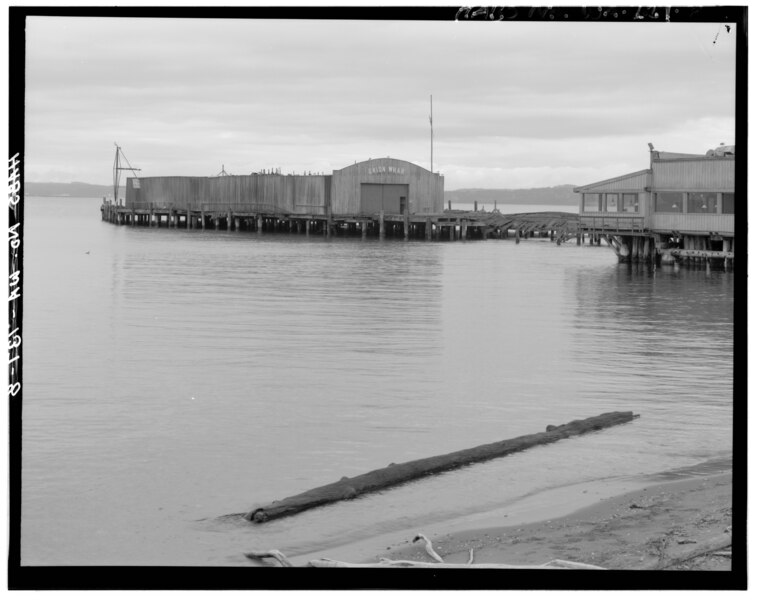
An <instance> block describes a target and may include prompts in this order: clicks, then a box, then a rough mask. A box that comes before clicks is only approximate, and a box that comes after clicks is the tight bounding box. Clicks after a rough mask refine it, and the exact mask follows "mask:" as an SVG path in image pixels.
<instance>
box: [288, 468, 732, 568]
mask: <svg viewBox="0 0 757 600" xmlns="http://www.w3.org/2000/svg"><path fill="white" fill-rule="evenodd" d="M731 484H732V472H731V470H730V461H717V462H712V463H704V464H702V465H697V466H695V467H690V468H688V469H682V470H678V471H670V472H665V473H658V474H656V475H652V476H649V477H646V478H644V479H622V480H609V481H594V482H587V483H582V484H576V485H573V486H569V487H562V488H558V489H553V490H544V491H542V492H540V493H537V494H532V495H529V496H527V497H524V498H521V499H519V500H518V501H516V502H513V503H511V504H508V506H506V507H503V508H502V509H500V510H497V511H491V512H489V513H485V514H477V515H470V516H466V517H460V518H458V519H455V520H450V521H445V522H442V523H436V524H434V525H431V526H426V527H423V528H418V530H406V531H403V532H394V533H392V534H386V535H382V536H379V537H375V538H371V539H368V540H364V541H361V542H357V543H352V544H350V545H347V546H342V547H339V548H332V549H328V550H323V551H321V552H318V553H314V554H309V555H304V556H299V557H296V558H295V557H290V558H292V560H293V562H294V563H295V564H304V563H305V562H306V561H308V560H312V559H315V558H331V559H334V560H342V561H346V562H352V563H375V562H378V561H379V559H380V558H388V559H392V560H400V559H401V560H418V561H424V562H434V561H433V559H431V558H430V557H429V555H428V554H426V552H425V550H424V544H423V542H422V541H419V542H416V543H413V541H412V540H413V538H414V537H415V535H416V534H417V533H423V534H424V535H425V536H426V537H428V538H429V539H430V540H431V541H432V543H433V546H434V549H435V551H436V552H437V553H438V554H439V555H441V557H442V558H443V560H444V562H445V563H466V562H467V561H468V558H469V550H470V549H473V551H474V562H475V563H505V564H510V565H539V564H543V563H546V562H548V561H550V560H552V559H562V560H570V561H576V562H582V563H588V564H592V565H596V566H600V567H604V568H607V569H622V570H625V569H629V570H657V569H659V568H660V563H659V560H660V555H661V552H662V553H663V554H664V556H665V557H675V556H677V555H680V554H682V553H684V552H686V551H687V550H689V549H692V548H694V547H696V545H697V544H699V545H700V547H702V546H703V544H704V543H705V542H706V541H707V540H710V539H712V538H714V537H715V536H718V535H721V534H723V533H724V532H725V531H726V528H728V527H730V526H731V508H732V498H733V496H732V487H731ZM729 551H730V548H727V549H723V550H722V551H719V553H718V554H712V553H710V554H706V555H704V556H701V557H696V558H692V559H690V560H687V561H684V562H682V563H678V564H673V565H667V566H664V569H665V570H708V571H722V570H730V569H731V559H730V556H728V552H729Z"/></svg>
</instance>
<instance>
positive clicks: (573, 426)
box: [245, 411, 638, 523]
mask: <svg viewBox="0 0 757 600" xmlns="http://www.w3.org/2000/svg"><path fill="white" fill-rule="evenodd" d="M634 417H638V415H634V414H633V413H632V412H630V411H629V412H610V413H604V414H601V415H599V416H596V417H590V418H588V419H581V420H576V421H571V422H570V423H566V424H565V425H559V426H554V425H548V426H547V431H544V432H541V433H534V434H531V435H523V436H520V437H516V438H512V439H509V440H503V441H501V442H494V443H493V444H485V445H483V446H476V447H475V448H469V449H467V450H459V451H457V452H452V453H450V454H442V455H439V456H432V457H431V458H422V459H419V460H413V461H410V462H405V463H401V464H394V463H392V464H390V465H389V466H388V467H386V468H384V469H377V470H375V471H370V472H369V473H365V474H363V475H358V476H357V477H351V478H348V477H342V479H340V480H339V481H337V482H334V483H330V484H328V485H324V486H321V487H317V488H313V489H312V490H309V491H307V492H303V493H301V494H298V495H296V496H290V497H288V498H284V499H283V500H279V501H274V502H272V503H271V504H268V505H266V506H260V507H257V508H253V509H252V510H251V511H250V512H248V513H247V514H246V515H245V518H246V519H247V520H249V521H253V522H255V523H261V522H264V521H269V520H271V519H278V518H281V517H286V516H289V515H293V514H296V513H299V512H302V511H305V510H308V509H310V508H314V507H316V506H321V505H324V504H331V503H333V502H338V501H340V500H350V499H352V498H355V497H356V496H360V495H361V494H365V493H368V492H374V491H376V490H381V489H384V488H388V487H391V486H395V485H398V484H400V483H405V482H407V481H411V480H413V479H418V478H421V477H425V476H427V475H432V474H434V473H439V472H441V471H448V470H451V469H456V468H459V467H463V466H466V465H469V464H471V463H476V462H482V461H485V460H490V459H492V458H497V457H500V456H505V455H507V454H512V453H514V452H519V451H521V450H526V449H527V448H531V447H533V446H538V445H541V444H549V443H551V442H556V441H558V440H561V439H563V438H567V437H571V436H574V435H581V434H584V433H588V432H591V431H596V430H599V429H604V428H606V427H611V426H613V425H619V424H621V423H627V422H629V421H631V420H633V418H634Z"/></svg>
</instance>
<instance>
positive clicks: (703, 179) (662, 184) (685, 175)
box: [652, 157, 736, 192]
mask: <svg viewBox="0 0 757 600" xmlns="http://www.w3.org/2000/svg"><path fill="white" fill-rule="evenodd" d="M735 164H736V162H735V159H734V158H733V157H726V158H698V159H677V160H661V161H654V162H653V163H652V171H653V185H654V189H655V191H676V190H680V191H687V192H696V191H712V192H733V190H734V187H735V185H736V177H735V175H736V173H735Z"/></svg>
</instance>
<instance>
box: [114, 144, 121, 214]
mask: <svg viewBox="0 0 757 600" xmlns="http://www.w3.org/2000/svg"><path fill="white" fill-rule="evenodd" d="M113 143H114V144H115V146H116V158H115V160H114V161H113V204H115V205H116V206H117V205H118V184H119V181H118V180H119V179H120V178H121V168H120V167H121V165H120V164H119V154H120V151H121V149H120V148H119V147H118V144H117V143H116V142H113Z"/></svg>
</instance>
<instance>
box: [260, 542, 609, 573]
mask: <svg viewBox="0 0 757 600" xmlns="http://www.w3.org/2000/svg"><path fill="white" fill-rule="evenodd" d="M418 541H422V542H424V544H425V550H426V553H427V554H428V555H429V556H430V557H431V558H433V559H434V560H435V561H436V562H434V563H430V562H423V561H417V560H390V559H388V558H380V559H379V562H377V563H351V562H344V561H341V560H332V559H330V558H318V559H316V560H311V561H310V562H309V563H308V564H307V565H306V566H308V567H317V568H322V569H323V568H326V569H365V568H371V569H377V568H380V569H396V568H413V569H595V570H601V571H604V570H605V568H604V567H598V566H596V565H589V564H586V563H580V562H574V561H572V560H560V559H559V558H557V559H553V560H550V561H549V562H545V563H543V564H541V565H508V564H502V563H482V564H473V548H471V549H470V558H469V559H468V562H467V563H465V564H462V563H445V562H444V559H443V558H442V557H441V556H439V555H438V554H437V553H436V550H434V545H433V544H432V543H431V540H430V539H428V538H427V537H426V536H425V535H423V534H422V533H419V534H418V535H416V536H415V538H414V539H413V543H415V542H418ZM245 556H246V557H247V558H249V559H250V560H254V561H255V562H257V563H259V564H262V565H265V566H269V565H267V564H266V563H265V562H264V561H263V559H266V558H272V559H274V560H275V561H276V566H281V567H294V566H295V565H293V564H292V562H291V561H290V560H289V559H288V558H287V557H286V556H285V555H284V553H283V552H281V551H279V550H268V551H267V552H245Z"/></svg>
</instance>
